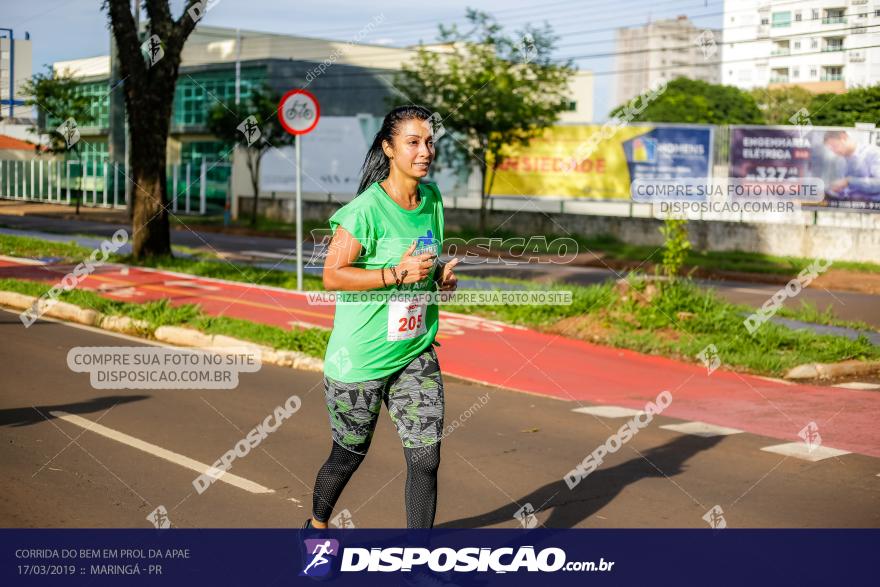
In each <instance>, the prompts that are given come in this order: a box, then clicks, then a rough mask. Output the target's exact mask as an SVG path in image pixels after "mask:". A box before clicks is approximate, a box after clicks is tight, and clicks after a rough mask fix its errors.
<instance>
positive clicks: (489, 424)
mask: <svg viewBox="0 0 880 587" xmlns="http://www.w3.org/2000/svg"><path fill="white" fill-rule="evenodd" d="M141 344H144V343H143V342H142V341H138V340H136V339H126V338H125V337H121V336H115V335H109V334H106V333H104V332H101V331H97V330H95V329H90V328H85V327H74V326H70V325H66V324H60V323H56V322H52V321H39V322H37V323H36V324H35V325H34V326H32V327H31V328H29V329H24V328H23V327H22V325H21V323H20V321H19V319H18V317H17V316H16V315H15V314H14V313H11V312H6V311H0V352H2V356H3V359H4V360H3V362H2V366H0V373H2V374H0V431H2V432H0V434H2V442H0V461H2V463H3V469H4V475H3V476H2V481H0V483H2V485H0V524H2V525H3V526H5V527H134V528H139V527H151V524H150V522H149V521H147V520H146V517H147V515H148V514H150V512H152V511H153V510H154V509H155V508H157V507H158V506H160V505H162V506H164V507H165V508H166V510H167V511H168V517H169V518H170V520H171V522H172V524H173V525H174V526H177V527H298V526H299V525H300V524H301V522H302V520H303V519H304V518H305V517H306V516H307V515H308V513H309V505H310V500H311V485H312V483H313V480H314V476H315V474H316V472H317V470H318V468H319V467H320V465H321V463H322V462H323V460H324V458H325V457H326V454H327V453H328V451H329V448H330V438H329V424H328V420H327V412H326V408H325V406H324V400H323V390H322V387H321V376H320V374H319V373H313V372H302V371H294V370H291V369H284V368H279V367H273V366H265V367H263V368H262V369H261V370H260V371H259V372H257V373H253V374H243V375H242V376H241V382H240V385H239V387H238V388H237V389H235V390H229V391H220V390H213V391H212V390H205V391H198V390H190V391H183V390H149V391H128V390H96V389H93V388H92V387H91V386H90V384H89V380H88V376H87V375H85V374H82V373H73V372H71V370H70V369H69V368H68V367H67V363H66V357H67V353H68V350H69V349H70V348H72V347H74V346H136V345H141ZM487 359H488V357H487ZM441 367H442V365H441ZM586 384H589V383H586ZM657 391H658V393H659V391H661V390H657ZM292 394H296V395H297V396H299V397H300V398H301V400H302V407H301V408H300V409H299V411H297V412H296V413H295V414H293V415H292V417H291V418H290V419H289V420H287V421H285V422H284V423H283V424H282V425H281V427H280V428H279V429H278V430H276V431H275V432H274V433H272V434H270V435H269V436H268V437H267V438H266V439H265V440H264V441H263V442H262V443H261V444H260V445H259V446H258V447H257V448H256V449H254V450H252V451H251V452H250V453H249V454H248V455H247V456H246V457H243V458H239V459H237V460H236V461H235V462H234V465H233V467H232V469H230V473H233V474H235V475H237V476H239V477H241V478H242V479H244V480H245V481H247V482H250V483H251V484H258V486H260V487H262V488H266V489H270V490H272V492H271V493H254V492H252V490H253V487H250V486H249V485H247V483H245V484H243V486H244V487H245V488H242V487H240V486H235V485H232V484H229V483H226V482H220V481H218V482H216V483H214V485H212V486H211V487H210V488H209V489H208V490H207V491H205V492H204V493H203V494H201V495H199V494H198V493H197V492H196V491H195V490H194V488H193V485H192V481H193V479H194V478H195V477H196V475H197V473H195V472H193V471H192V470H190V469H188V468H186V467H185V466H182V465H181V464H180V462H179V461H180V460H182V459H186V458H189V459H194V460H195V461H198V462H201V463H213V462H214V461H216V460H217V459H218V458H219V457H220V456H221V455H222V454H223V453H225V452H226V451H227V450H229V449H231V448H233V446H234V445H235V444H236V443H237V442H238V441H239V440H241V439H242V438H244V437H245V435H246V433H247V432H248V431H249V430H251V429H252V428H253V427H254V426H255V425H256V424H257V423H258V422H261V421H263V420H264V419H265V418H266V416H267V415H269V414H270V413H272V411H273V410H274V409H275V407H276V406H279V405H282V404H284V402H285V401H286V400H287V398H288V397H289V396H290V395H292ZM481 396H482V397H484V398H485V399H484V400H483V402H482V403H481V400H480V397H481ZM446 401H447V407H446V423H447V426H448V425H450V424H451V423H452V422H453V421H454V420H457V419H458V421H459V423H460V424H459V426H458V427H457V429H456V430H455V431H454V432H452V433H451V434H449V435H448V436H447V437H446V439H445V440H444V444H443V452H442V455H443V456H442V464H441V469H440V497H439V505H438V512H437V520H436V523H437V525H438V526H444V527H518V526H519V523H520V522H519V521H518V520H517V519H515V518H514V514H515V513H516V512H517V511H518V510H519V509H520V508H522V507H526V504H530V507H531V509H533V510H535V512H536V513H535V516H536V522H537V523H538V524H543V525H546V526H547V527H551V528H565V527H591V528H607V527H694V528H699V527H707V522H706V521H704V520H703V516H704V514H706V512H708V511H709V510H710V509H711V508H713V507H715V506H720V507H721V509H722V510H723V516H724V519H725V521H726V524H727V526H728V527H811V528H815V527H877V526H880V477H878V473H880V459H875V458H871V457H867V456H863V455H858V454H846V455H843V456H840V457H832V458H827V459H824V460H821V461H818V462H810V461H806V460H801V459H799V458H796V457H793V456H781V455H779V454H774V453H770V452H765V451H762V450H761V449H762V448H764V447H766V446H768V445H775V444H778V441H777V440H773V439H768V438H764V437H761V436H756V435H752V434H748V433H740V434H733V435H729V436H714V437H702V436H698V435H693V434H683V433H680V432H676V431H672V430H669V429H664V428H661V426H664V425H670V424H681V423H682V422H681V421H679V420H674V419H671V418H665V417H663V416H658V417H656V418H655V419H654V421H653V422H651V424H650V425H649V426H648V427H646V428H644V429H642V430H641V432H639V433H638V434H637V435H635V436H634V437H633V439H632V440H630V441H629V442H628V443H626V444H624V445H623V447H622V448H621V449H620V450H619V451H617V452H616V453H614V454H612V455H611V456H609V457H607V458H606V459H605V461H604V464H603V465H602V466H601V467H600V468H599V469H598V470H597V471H596V472H594V473H592V474H591V475H589V476H588V477H587V478H586V479H584V480H583V481H582V482H581V483H580V484H578V485H577V486H576V487H575V488H574V489H573V490H569V488H568V486H567V485H566V484H565V483H564V482H563V476H564V475H565V474H566V473H567V472H568V471H569V470H571V469H572V468H574V467H575V466H576V465H577V463H579V462H580V461H582V460H583V459H584V457H585V456H586V455H587V454H589V453H590V452H592V451H593V450H594V449H595V448H596V447H598V446H600V445H602V444H604V443H605V441H606V440H607V439H608V437H609V436H610V435H611V434H612V433H613V432H614V431H616V430H617V429H618V428H619V427H620V425H621V424H623V423H624V422H625V421H626V420H625V419H618V418H613V419H612V418H607V417H598V416H592V415H587V414H584V413H580V412H575V411H572V410H573V409H575V408H579V407H584V406H581V405H579V404H578V403H576V402H570V401H561V400H557V399H552V398H547V397H538V396H533V395H529V394H525V393H519V392H513V391H508V390H503V389H497V388H490V387H484V386H481V385H476V384H470V383H466V382H462V381H457V380H453V379H451V378H447V379H446ZM474 405H476V406H477V407H476V408H472V406H474ZM469 408H471V409H470V410H469ZM62 412H63V413H66V414H71V415H73V417H67V419H62V418H61V417H59V413H62ZM53 413H54V414H55V415H53ZM76 416H78V417H79V418H84V419H85V421H80V422H81V423H82V424H83V426H85V427H83V426H80V425H77V424H75V423H74V422H72V421H71V420H74V421H75V420H76ZM91 423H98V424H100V425H101V426H103V427H106V428H102V429H101V430H104V431H105V432H106V430H110V431H111V433H112V435H115V437H116V438H117V439H112V438H109V437H107V436H106V435H101V434H98V433H96V430H97V428H95V427H93V428H92V429H87V428H88V426H91V425H92V424H91ZM120 433H121V434H124V435H128V436H127V437H121V436H119V434H120ZM118 438H128V440H127V442H128V443H124V442H122V441H120V440H118ZM132 439H134V440H132ZM137 441H140V442H147V443H150V445H151V448H149V450H150V451H152V452H147V451H145V450H142V449H141V448H136V447H135V446H132V445H131V444H137ZM141 446H143V445H141ZM162 449H164V450H165V451H173V453H175V454H176V456H175V457H173V459H172V460H168V458H165V457H162V456H157V454H159V452H160V451H161V450H162ZM157 451H159V452H157ZM166 457H167V455H166ZM178 457H179V459H178ZM174 459H178V460H174ZM404 481H405V468H404V460H403V453H402V450H401V449H400V444H399V441H398V439H397V436H396V433H395V431H394V429H393V426H392V424H391V422H390V419H389V418H388V416H387V413H386V412H385V411H384V409H383V413H382V417H381V419H380V423H379V426H378V429H377V432H376V437H375V438H374V442H373V446H372V449H371V451H370V453H369V456H368V457H367V459H366V460H365V461H364V463H363V465H362V466H361V468H360V469H359V470H358V472H357V473H356V475H355V477H354V479H353V480H352V482H351V483H350V484H349V486H348V487H347V488H346V490H345V492H344V493H343V495H342V498H341V500H340V502H339V504H338V506H337V512H338V511H341V510H343V509H347V510H349V512H350V513H351V520H352V522H353V523H354V525H355V526H357V527H399V526H403V525H405V519H406V518H405V513H404V509H403V488H404Z"/></svg>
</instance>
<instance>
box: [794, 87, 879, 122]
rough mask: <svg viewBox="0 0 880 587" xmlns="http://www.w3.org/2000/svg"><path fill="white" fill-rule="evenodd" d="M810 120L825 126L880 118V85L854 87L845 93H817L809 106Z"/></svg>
mask: <svg viewBox="0 0 880 587" xmlns="http://www.w3.org/2000/svg"><path fill="white" fill-rule="evenodd" d="M809 111H810V122H812V123H813V124H817V125H823V126H853V125H854V124H855V123H857V122H877V121H878V120H880V85H875V86H868V87H864V88H853V89H851V90H849V91H848V92H846V93H845V94H817V95H815V96H813V101H812V103H811V104H810V106H809Z"/></svg>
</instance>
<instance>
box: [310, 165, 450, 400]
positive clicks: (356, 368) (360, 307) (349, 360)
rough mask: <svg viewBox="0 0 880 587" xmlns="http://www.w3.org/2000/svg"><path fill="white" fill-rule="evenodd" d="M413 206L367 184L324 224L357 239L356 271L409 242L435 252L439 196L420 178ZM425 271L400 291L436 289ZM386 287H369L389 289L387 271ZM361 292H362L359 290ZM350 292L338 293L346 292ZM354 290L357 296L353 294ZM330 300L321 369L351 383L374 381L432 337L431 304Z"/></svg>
mask: <svg viewBox="0 0 880 587" xmlns="http://www.w3.org/2000/svg"><path fill="white" fill-rule="evenodd" d="M419 197H420V200H421V201H420V202H419V205H418V206H417V207H416V208H415V209H413V210H406V209H404V208H402V207H400V205H398V204H397V203H396V202H395V201H394V200H392V199H391V196H389V195H388V194H387V193H385V190H384V189H382V186H380V185H379V183H378V182H374V183H373V184H372V185H370V187H368V188H367V189H366V190H364V191H363V193H361V194H360V195H359V196H357V197H356V198H355V199H353V200H352V201H351V202H349V203H348V204H346V205H345V206H343V207H342V208H340V209H339V210H337V211H336V213H335V214H333V216H331V217H330V230H331V231H332V232H333V233H335V232H336V227H337V226H341V227H343V228H344V229H345V230H347V231H348V232H349V233H351V234H352V236H354V238H356V239H357V240H358V242H360V243H361V247H362V250H361V254H360V255H359V256H358V258H357V259H356V260H355V262H354V263H353V266H354V267H359V268H361V269H379V268H380V267H390V266H392V265H397V264H398V263H399V262H400V258H401V257H402V256H403V254H404V253H405V252H406V250H407V249H408V248H409V246H410V245H411V244H412V243H413V241H418V243H419V244H418V245H417V247H416V250H415V251H414V252H413V254H418V253H419V252H421V251H422V250H427V251H430V252H433V253H435V254H439V252H440V246H441V244H442V242H443V201H442V199H441V197H440V190H439V189H438V188H437V185H436V184H433V183H431V184H419ZM438 259H439V257H438V258H437V259H435V262H434V269H432V271H431V274H430V275H429V276H428V277H427V278H425V279H423V280H422V281H420V282H418V283H413V284H404V285H402V286H401V288H400V290H406V291H410V290H411V291H435V290H436V285H435V284H434V281H433V277H434V273H435V272H436V268H437V265H438ZM386 281H387V282H388V283H389V284H390V285H389V286H388V287H387V288H382V287H380V288H378V289H376V290H371V291H373V292H381V291H388V292H393V291H395V290H397V289H398V288H396V287H395V285H394V281H393V278H392V277H391V274H390V272H388V271H386ZM364 293H368V292H364ZM347 295H349V294H340V297H345V296H347ZM355 295H356V294H355ZM416 306H418V304H410V305H407V304H406V303H402V304H401V303H400V302H397V303H388V302H382V301H377V302H375V303H373V302H370V303H357V304H351V303H337V304H336V315H335V317H334V320H333V332H332V333H331V334H330V341H329V343H328V344H327V353H326V355H325V356H324V374H325V375H326V376H327V377H329V378H331V379H336V380H338V381H343V382H345V383H354V382H358V381H367V380H370V379H379V378H381V377H386V376H388V375H391V374H392V373H394V372H395V371H397V370H398V369H401V368H402V367H404V366H406V365H407V364H408V363H409V362H410V361H412V359H414V358H415V357H417V356H418V355H419V354H420V353H421V352H422V351H424V350H425V349H426V348H428V346H430V345H431V344H432V343H433V342H434V338H435V336H436V335H437V326H438V307H437V304H427V305H426V306H423V307H416Z"/></svg>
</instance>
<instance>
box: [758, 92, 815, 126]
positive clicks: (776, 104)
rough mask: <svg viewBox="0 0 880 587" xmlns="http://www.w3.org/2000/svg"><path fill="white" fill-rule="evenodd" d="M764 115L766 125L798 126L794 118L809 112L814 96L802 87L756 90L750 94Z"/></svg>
mask: <svg viewBox="0 0 880 587" xmlns="http://www.w3.org/2000/svg"><path fill="white" fill-rule="evenodd" d="M749 94H751V96H752V98H754V99H755V102H756V103H757V104H758V109H759V110H760V111H761V112H762V113H763V115H764V123H765V124H796V123H795V122H793V121H792V117H793V116H796V115H797V113H798V112H799V111H800V110H801V109H802V108H806V109H807V110H809V108H810V105H811V103H812V101H813V96H814V94H813V93H812V92H811V91H809V90H806V89H804V88H802V87H800V86H784V87H781V88H755V89H753V90H751V91H750V92H749Z"/></svg>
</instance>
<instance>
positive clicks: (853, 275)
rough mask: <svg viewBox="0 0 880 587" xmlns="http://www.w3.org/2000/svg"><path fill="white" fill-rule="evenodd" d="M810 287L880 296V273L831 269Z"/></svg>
mask: <svg viewBox="0 0 880 587" xmlns="http://www.w3.org/2000/svg"><path fill="white" fill-rule="evenodd" d="M810 287H824V288H825V289H832V290H839V291H856V292H860V293H866V294H874V295H880V273H864V272H862V271H852V270H851V269H829V270H828V271H827V272H826V273H823V274H822V275H820V276H819V277H817V278H816V279H814V280H813V283H811V284H810Z"/></svg>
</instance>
